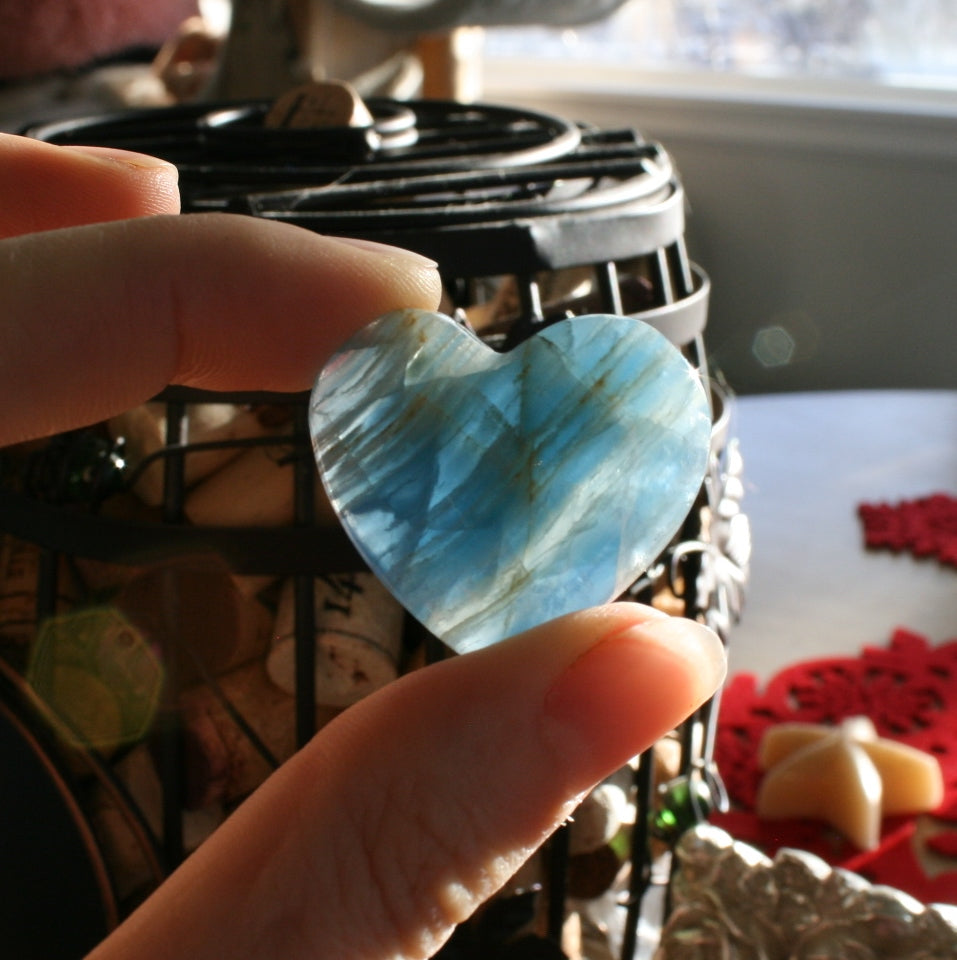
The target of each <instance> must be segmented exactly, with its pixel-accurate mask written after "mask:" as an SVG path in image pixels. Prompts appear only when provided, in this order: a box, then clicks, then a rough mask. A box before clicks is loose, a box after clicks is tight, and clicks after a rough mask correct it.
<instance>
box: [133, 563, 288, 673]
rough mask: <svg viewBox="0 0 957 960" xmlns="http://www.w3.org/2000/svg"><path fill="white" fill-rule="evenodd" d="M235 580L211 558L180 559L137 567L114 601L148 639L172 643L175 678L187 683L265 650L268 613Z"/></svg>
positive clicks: (257, 656)
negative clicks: (140, 568)
mask: <svg viewBox="0 0 957 960" xmlns="http://www.w3.org/2000/svg"><path fill="white" fill-rule="evenodd" d="M238 579H239V578H237V577H235V576H234V575H233V574H232V573H231V572H230V570H229V569H228V568H227V567H226V564H225V563H224V562H223V561H222V560H219V559H218V558H216V557H212V556H210V557H184V558H181V559H178V560H173V561H169V562H167V563H163V564H157V565H156V566H153V567H150V568H147V569H142V570H140V571H139V572H138V573H137V575H136V576H135V577H132V578H131V579H129V580H128V581H127V582H126V583H125V584H123V586H122V587H121V588H120V590H119V592H118V593H117V594H116V597H115V601H114V602H115V604H116V606H117V607H119V608H120V609H121V610H123V611H124V613H126V615H127V616H128V617H129V618H130V620H131V621H133V622H134V623H135V624H136V625H137V626H138V627H139V628H140V629H141V630H142V631H143V633H144V635H145V636H146V637H148V638H149V639H150V640H151V642H153V643H156V644H158V645H159V646H160V647H161V648H162V649H163V650H165V651H169V650H170V648H171V647H172V646H174V645H175V648H176V663H177V680H178V682H179V683H180V685H185V684H191V683H195V682H197V681H199V680H200V679H204V678H206V677H215V676H219V675H220V674H223V673H226V672H228V671H230V670H232V669H233V668H235V667H238V666H241V665H242V664H244V663H247V662H249V661H251V660H255V659H261V658H262V657H263V656H265V654H266V652H267V650H268V648H269V638H270V630H271V627H272V622H271V616H270V614H269V611H267V609H266V608H265V607H264V606H263V605H262V604H261V603H259V602H258V601H257V600H256V599H255V598H254V597H253V598H250V597H248V596H245V595H244V594H243V592H242V590H241V589H240V588H239V586H238V585H237V581H238ZM167 659H168V657H167Z"/></svg>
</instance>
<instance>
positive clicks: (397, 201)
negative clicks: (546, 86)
mask: <svg viewBox="0 0 957 960" xmlns="http://www.w3.org/2000/svg"><path fill="white" fill-rule="evenodd" d="M368 108H369V112H370V114H371V117H372V120H371V123H368V124H366V125H364V126H359V127H333V128H324V129H309V130H304V129H276V128H270V127H268V126H267V124H266V118H267V115H268V112H269V109H270V105H269V104H268V103H265V102H244V103H238V104H217V105H209V104H206V105H196V106H186V107H174V108H164V109H160V110H152V111H133V112H127V113H120V114H111V115H108V116H102V117H94V118H89V119H84V120H79V121H77V120H73V121H67V122H63V123H56V124H49V125H44V126H40V127H35V128H33V129H30V130H28V131H27V132H28V133H29V134H30V135H32V136H35V137H38V138H40V139H45V140H49V141H52V142H56V143H86V144H91V143H95V144H104V145H111V146H114V147H125V148H129V149H134V150H141V151H144V152H148V153H152V154H156V155H159V156H163V157H164V158H166V159H168V160H171V161H173V162H174V163H176V165H177V166H178V168H179V171H180V180H181V192H182V200H183V210H184V213H195V212H203V211H230V212H237V213H243V214H248V215H251V216H256V217H263V218H268V219H276V220H282V221H286V222H290V223H295V224H298V225H300V226H303V227H306V228H308V229H311V230H316V231H319V232H322V233H327V234H339V235H348V236H354V237H362V238H367V239H370V240H377V241H381V242H386V243H392V244H396V245H399V246H403V247H407V248H409V249H412V250H415V251H417V252H419V253H422V254H424V255H427V256H430V257H432V258H433V259H435V260H436V261H438V263H439V265H440V272H441V275H442V279H443V284H444V290H445V301H446V302H445V304H444V309H445V310H446V312H448V313H450V314H451V315H452V316H453V317H455V318H456V319H458V320H459V321H460V322H461V323H463V324H466V325H468V326H469V327H470V328H472V329H473V330H475V332H476V333H478V335H479V336H481V337H482V338H483V339H484V340H486V342H487V343H489V344H490V345H491V346H493V347H494V348H495V349H501V350H507V349H509V348H510V347H512V346H514V345H515V344H517V343H519V342H521V341H522V340H524V339H526V338H528V337H530V336H533V335H534V334H535V333H536V331H537V330H539V329H541V328H542V327H543V326H545V325H547V324H549V323H551V322H555V321H557V320H561V319H565V318H567V317H574V316H576V315H581V314H585V313H595V312H608V313H616V314H628V315H633V316H636V317H640V318H641V319H642V320H644V321H646V322H648V323H650V324H652V325H653V326H655V327H657V328H658V329H659V330H661V332H663V333H664V334H665V335H666V336H667V337H669V338H670V339H671V340H672V342H674V343H675V344H676V345H677V346H678V347H679V348H680V349H681V350H682V352H683V353H684V355H685V356H686V358H687V359H688V360H689V361H690V362H691V363H692V364H693V365H694V366H695V367H696V368H697V369H698V370H699V371H700V373H701V376H702V378H703V379H704V381H705V383H706V384H708V385H709V386H710V389H711V397H712V402H713V413H714V423H713V433H712V454H711V462H710V467H709V471H708V475H707V477H706V479H705V482H704V484H703V486H702V488H701V491H700V493H699V496H698V499H697V501H696V503H695V504H694V506H693V508H692V510H691V511H690V512H689V514H688V516H687V519H686V521H685V523H684V525H683V527H682V529H681V530H680V531H679V533H678V534H677V535H676V537H675V538H674V540H673V542H672V543H671V545H670V546H669V547H668V548H667V550H666V551H665V552H664V553H663V554H662V555H661V556H660V557H659V558H658V560H657V561H656V563H655V564H654V565H653V566H652V568H651V569H649V570H648V571H647V572H646V573H645V574H644V575H643V576H642V577H641V578H640V579H639V580H638V581H637V582H636V583H635V584H633V585H632V587H631V588H630V589H629V590H628V591H627V593H626V598H628V599H636V600H641V601H644V602H648V603H652V604H654V605H656V606H658V607H659V608H661V609H664V610H666V611H667V612H670V613H675V614H678V615H681V616H686V617H691V618H696V619H700V620H703V621H705V622H707V623H708V624H709V625H711V626H712V627H714V628H715V629H717V630H718V631H719V632H720V633H721V634H722V635H723V636H726V633H727V629H728V627H729V626H730V624H731V623H732V622H733V620H734V619H735V617H736V615H737V611H738V609H739V607H740V604H741V599H742V595H743V590H744V586H745V582H746V575H747V561H748V556H747V554H748V536H747V529H746V518H745V517H744V515H743V514H741V512H740V508H739V500H740V458H739V457H738V456H737V450H736V447H735V444H734V441H733V439H731V438H729V435H728V411H727V401H726V396H725V394H724V392H723V391H722V389H721V387H720V385H719V384H718V383H717V382H716V379H715V378H714V377H712V376H711V375H710V373H709V371H708V368H707V361H706V351H705V345H704V329H705V325H706V316H707V300H708V289H709V287H708V279H707V276H706V274H705V273H704V272H703V271H702V270H701V269H700V268H698V267H697V266H696V265H694V264H692V263H691V262H690V261H689V259H688V256H687V252H686V250H685V245H684V239H683V232H684V202H685V201H684V195H683V191H682V187H681V184H680V181H679V179H678V177H677V174H676V171H675V170H674V167H673V164H672V162H671V158H670V157H669V155H668V154H667V152H666V151H665V150H664V149H663V148H662V147H661V146H660V145H659V144H656V143H652V142H648V141H645V140H644V139H642V137H641V136H640V135H638V134H637V133H636V132H634V131H631V130H614V131H605V130H598V129H594V128H591V127H583V126H580V125H578V124H574V123H571V122H569V121H566V120H564V119H562V118H557V117H552V116H546V115H542V114H538V113H535V112H531V111H526V110H520V109H515V108H510V107H499V106H493V105H463V104H458V103H451V102H435V101H422V102H412V103H406V102H401V103H400V102H395V101H388V100H373V101H370V102H369V103H368ZM307 402H308V397H307V396H306V395H301V394H264V393H231V394H210V393H205V392H200V391H196V390H189V389H184V388H178V387H170V388H168V389H167V390H165V391H164V392H163V393H162V394H161V395H159V396H158V397H156V398H154V400H153V401H151V402H150V403H149V404H145V405H143V406H142V407H140V408H137V409H135V410H131V411H127V412H125V413H123V414H121V415H119V416H118V417H116V418H114V419H112V420H110V421H108V422H105V423H102V424H97V425H95V426H94V427H91V428H89V429H85V430H79V431H74V432H72V433H69V434H63V435H59V436H56V437H53V438H50V439H48V440H46V441H42V442H37V443H32V444H28V445H21V446H20V447H17V448H12V449H8V450H5V451H2V452H0V470H2V472H0V483H2V489H3V496H2V498H0V532H2V536H3V541H2V543H3V548H2V553H0V653H2V654H3V656H2V658H0V663H2V665H3V668H2V678H3V687H4V692H5V698H4V702H5V703H7V704H8V705H11V706H10V709H11V710H14V711H15V713H16V716H17V717H18V723H19V724H21V725H23V726H25V728H27V729H29V730H30V731H31V734H30V735H31V737H33V738H35V739H36V741H37V743H38V745H39V746H38V750H39V751H40V752H41V753H42V754H43V756H44V757H46V758H48V759H49V763H50V765H51V766H52V767H53V768H55V769H56V771H57V777H58V778H60V780H62V784H63V788H62V790H60V795H62V796H66V797H69V798H70V799H69V804H70V805H71V806H70V809H71V811H73V813H72V814H71V816H72V820H71V822H75V823H76V824H77V829H78V830H80V831H81V832H82V834H83V837H84V839H85V842H84V844H83V847H84V850H85V851H86V854H85V856H86V858H87V861H88V864H92V866H91V867H90V869H92V870H94V872H95V873H96V875H97V876H98V877H99V878H100V882H99V885H98V888H97V889H99V890H100V892H101V903H102V910H101V911H100V912H99V913H98V914H97V920H96V922H95V923H94V925H93V929H92V930H91V931H86V930H84V932H83V933H82V934H80V935H78V936H79V939H80V940H81V941H82V940H83V938H84V937H86V938H87V940H93V939H94V938H95V937H96V936H99V935H102V934H103V933H105V932H106V931H107V930H108V929H109V928H110V926H111V925H112V924H114V923H115V922H117V920H118V919H120V918H122V916H124V915H125V914H126V913H127V912H128V911H129V910H130V909H131V908H132V907H133V906H134V905H135V904H136V903H137V902H139V900H140V899H142V898H143V897H144V896H146V895H147V894H148V893H149V892H150V890H151V889H153V888H154V887H155V886H156V885H157V884H158V883H160V882H161V881H162V879H163V877H164V876H165V875H166V873H167V872H169V871H170V870H171V869H173V868H174V867H175V865H176V864H177V863H178V862H180V861H181V860H182V858H183V857H184V856H187V855H188V853H189V851H190V850H191V849H193V848H194V847H195V846H196V845H197V844H198V843H199V842H201V841H202V838H203V837H204V836H206V835H208V833H209V832H210V831H211V830H213V829H215V827H216V825H217V824H218V822H219V821H220V820H221V819H222V817H223V816H225V815H226V814H228V812H229V810H230V809H232V807H233V806H235V805H236V804H237V803H239V802H240V801H241V800H242V799H243V797H244V796H246V795H248V793H249V792H251V791H252V790H253V789H255V787H256V786H257V785H258V783H260V782H261V781H262V780H263V779H265V777H266V776H268V774H269V773H270V772H271V771H272V770H273V769H275V768H276V767H277V766H278V765H279V764H281V763H282V762H283V761H284V760H285V759H286V758H287V757H288V756H290V755H291V754H292V752H293V751H295V750H296V749H297V748H298V747H299V746H301V745H302V744H303V743H305V742H306V741H307V740H308V739H309V738H310V737H311V736H312V735H313V734H314V732H315V731H316V730H317V729H318V728H319V727H321V725H322V724H323V723H324V722H326V721H327V720H328V719H329V718H330V717H331V716H333V715H335V714H336V713H337V712H339V711H341V710H342V709H348V706H349V705H350V704H351V703H353V702H354V701H355V700H356V699H358V698H360V697H361V696H363V695H365V694H366V693H367V692H369V691H370V690H372V689H374V688H375V687H376V686H378V685H381V684H382V683H385V682H388V681H389V680H390V679H391V678H392V677H395V676H396V675H398V674H400V673H402V672H403V671H405V670H408V669H412V668H414V667H415V666H417V665H419V664H421V663H423V662H429V661H433V660H436V659H440V658H442V657H445V656H447V655H449V654H448V651H447V650H446V649H445V648H444V646H443V645H442V644H441V643H440V642H439V641H438V640H437V639H436V638H434V637H432V636H430V635H429V634H428V633H427V631H425V630H424V628H423V627H422V626H421V625H420V624H418V623H416V622H415V621H414V620H413V619H412V618H411V617H410V616H408V615H407V614H405V612H404V611H402V610H401V608H397V605H396V604H395V601H393V600H391V598H390V597H388V595H387V594H385V591H384V590H383V589H382V588H381V587H380V586H378V585H377V583H376V582H375V581H374V578H373V577H372V576H371V574H369V573H368V571H367V570H366V569H365V568H364V566H363V564H362V562H361V560H360V558H359V556H358V554H357V553H356V551H355V550H354V548H353V547H352V545H351V543H350V541H349V540H348V538H347V536H346V535H345V533H344V532H343V531H342V529H341V528H340V527H339V526H338V524H337V522H336V521H335V519H334V517H332V516H331V512H330V510H329V507H328V504H327V503H326V502H324V500H323V496H322V492H321V490H320V489H319V484H318V482H317V477H316V471H315V466H314V462H313V457H312V451H311V445H310V440H309V435H308V428H307ZM344 637H345V638H347V639H345V640H344V639H343V638H344ZM336 638H338V639H336ZM74 648H76V649H75V659H74V660H72V661H70V662H69V663H68V664H67V665H66V667H64V661H63V657H64V656H66V654H64V652H63V651H70V650H72V649H74ZM51 651H58V653H57V654H56V655H54V653H52V652H51ZM94 661H95V663H96V665H95V667H94V666H91V664H92V663H93V662H94ZM67 668H69V669H70V670H73V671H74V672H73V673H67V674H66V676H68V677H71V678H72V680H73V683H74V689H80V688H81V687H83V684H86V687H90V688H91V689H89V690H86V693H87V694H88V696H89V697H91V698H92V700H90V701H88V703H89V702H92V703H94V704H96V705H97V708H96V709H95V710H93V709H92V708H89V707H88V708H86V709H80V708H78V707H77V706H76V705H75V703H74V702H72V701H71V702H70V703H65V702H63V701H62V699H61V700H58V699H57V697H58V696H60V694H58V693H56V692H51V691H55V690H57V689H60V690H61V693H62V687H63V683H61V684H60V687H59V688H58V687H57V684H56V683H55V682H54V681H53V680H51V677H53V676H54V674H55V673H56V671H57V670H59V671H60V674H59V675H60V676H61V680H62V676H63V673H62V671H63V670H64V669H67ZM90 674H93V675H95V676H94V679H95V680H96V683H95V684H94V683H93V682H92V681H91V680H90V676H89V675H90ZM67 687H69V684H67ZM84 689H86V688H84ZM44 691H46V693H45V692H44ZM715 708H716V705H715V703H714V702H711V703H709V704H707V705H705V706H704V707H703V708H701V710H699V711H698V712H697V713H696V714H695V715H694V716H693V717H692V718H690V719H689V720H688V721H687V722H686V723H685V724H684V725H682V727H681V728H680V729H679V730H676V731H674V733H673V735H672V736H671V737H669V738H667V739H666V742H663V743H662V744H659V745H658V746H657V747H656V748H655V750H653V751H649V752H648V753H647V754H646V755H643V756H641V757H639V758H636V759H635V761H634V762H633V764H631V765H629V767H628V768H626V769H625V770H623V771H620V772H619V774H617V775H616V776H615V777H614V778H611V780H610V781H609V782H608V783H606V784H603V785H602V787H601V788H600V790H601V791H603V792H604V794H605V795H606V796H605V801H606V802H605V803H604V808H608V809H605V810H604V813H603V814H601V816H603V817H605V819H606V820H608V822H609V823H612V824H613V825H614V826H613V827H612V826H609V825H608V823H606V824H605V826H604V827H603V829H602V831H600V833H601V836H600V838H599V840H598V841H597V842H596V843H593V844H591V846H590V847H589V848H588V849H585V848H584V847H583V841H582V838H581V837H580V836H576V833H575V828H574V824H573V825H572V826H570V827H569V826H566V827H564V828H562V829H561V830H559V831H558V833H557V834H556V835H555V836H554V837H553V838H552V839H551V840H550V841H549V842H548V844H547V845H546V847H545V848H543V850H542V851H540V852H539V854H538V855H537V856H536V858H535V860H534V868H533V869H531V870H530V871H529V872H527V873H526V874H525V875H523V876H520V877H517V878H516V879H515V880H514V881H513V883H512V884H510V885H509V886H508V888H507V890H506V893H505V894H504V895H502V896H500V897H499V898H498V899H497V900H496V901H495V903H494V904H493V905H492V906H490V908H489V909H486V910H484V911H482V913H481V915H480V918H479V919H478V920H476V921H474V922H472V923H470V924H466V925H463V927H462V928H460V931H459V932H458V933H457V934H456V936H455V937H453V939H452V941H451V942H450V944H449V945H448V946H447V947H446V948H445V950H444V951H443V953H442V954H441V956H448V957H456V956H479V955H481V956H484V957H495V956H497V955H499V954H498V953H496V951H500V952H501V955H502V956H505V955H506V954H505V952H504V951H505V950H506V949H508V950H509V951H511V952H509V953H508V954H507V955H508V956H522V955H527V956H546V955H555V956H564V955H575V954H576V953H577V954H578V955H579V956H585V957H604V956H608V957H623V958H624V957H633V956H636V955H641V953H642V951H644V952H647V949H648V946H647V942H646V941H647V940H648V938H647V937H646V936H645V935H644V934H643V932H642V929H643V925H646V924H649V923H650V924H651V927H652V928H653V927H654V926H655V923H656V922H657V921H656V920H655V915H656V913H657V914H660V912H661V911H662V910H663V909H664V906H663V901H662V897H661V896H660V894H661V893H663V892H664V891H666V889H667V882H668V876H667V874H668V851H669V849H670V846H671V844H672V843H673V841H674V839H675V838H676V837H677V835H678V834H679V833H680V830H681V828H682V826H683V825H687V824H688V823H691V822H694V821H695V820H698V819H700V818H701V817H702V816H703V815H704V812H705V811H706V809H707V808H708V807H709V806H710V805H713V804H716V803H718V804H720V803H721V802H722V801H721V798H722V791H721V786H720V780H719V778H718V776H717V772H716V771H715V770H714V766H713V763H712V761H711V742H712V736H713V728H714V718H715ZM59 782H60V781H59V780H58V783H59ZM608 797H612V801H611V802H610V803H609V802H607V801H608ZM591 799H592V800H593V801H594V799H595V798H591ZM586 802H588V801H586ZM612 807H614V808H615V810H614V811H612V810H611V808H612ZM604 808H603V809H604ZM606 834H607V836H606ZM585 846H588V845H587V844H585ZM39 882H41V883H42V878H40V881H39ZM572 919H574V920H575V923H574V924H572V923H570V920H572ZM572 927H574V928H575V930H576V931H577V933H576V934H575V938H573V939H574V942H572V940H571V939H570V936H571V934H570V930H571V928H572ZM24 935H25V936H27V935H29V932H28V933H26V934H24ZM85 946H89V943H85V944H81V947H85ZM519 950H524V951H526V952H524V953H522V952H516V951H519ZM536 950H537V951H539V952H535V951H536ZM542 950H551V951H552V954H549V953H543V952H541V951H542ZM82 952H83V950H82V949H81V948H80V947H78V948H77V950H76V952H75V954H74V955H80V954H81V953H82Z"/></svg>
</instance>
